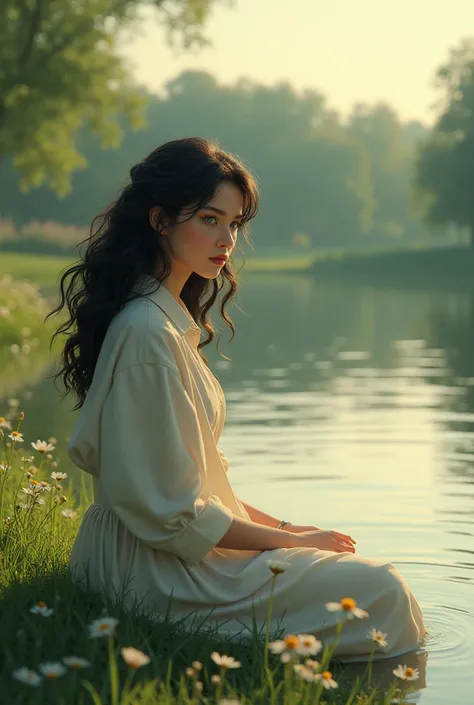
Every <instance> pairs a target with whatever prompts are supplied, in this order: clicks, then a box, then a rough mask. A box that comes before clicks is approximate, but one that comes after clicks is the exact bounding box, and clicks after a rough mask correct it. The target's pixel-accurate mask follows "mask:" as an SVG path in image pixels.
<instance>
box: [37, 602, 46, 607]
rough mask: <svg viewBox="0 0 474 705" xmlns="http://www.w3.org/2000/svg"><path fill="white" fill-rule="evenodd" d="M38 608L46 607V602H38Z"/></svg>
mask: <svg viewBox="0 0 474 705" xmlns="http://www.w3.org/2000/svg"><path fill="white" fill-rule="evenodd" d="M38 607H46V602H38Z"/></svg>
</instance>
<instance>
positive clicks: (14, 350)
mask: <svg viewBox="0 0 474 705" xmlns="http://www.w3.org/2000/svg"><path fill="white" fill-rule="evenodd" d="M10 350H11V351H12V353H13V354H14V355H18V353H19V352H20V346H19V345H17V344H16V343H13V345H10Z"/></svg>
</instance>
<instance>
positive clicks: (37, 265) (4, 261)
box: [0, 252, 73, 286]
mask: <svg viewBox="0 0 474 705" xmlns="http://www.w3.org/2000/svg"><path fill="white" fill-rule="evenodd" d="M72 261H73V260H72V259H70V258H68V257H54V256H53V255H24V254H19V253H16V252H2V253H1V256H0V277H1V276H2V275H3V274H10V275H11V276H12V277H13V279H24V280H29V281H31V282H32V283H33V284H37V285H38V286H43V285H52V284H55V283H56V280H57V278H58V276H59V273H60V272H61V270H63V269H64V268H65V267H67V266H68V265H70V264H71V263H72Z"/></svg>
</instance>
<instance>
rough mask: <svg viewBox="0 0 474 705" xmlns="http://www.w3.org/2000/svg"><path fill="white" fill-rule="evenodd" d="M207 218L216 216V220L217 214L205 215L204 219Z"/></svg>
mask: <svg viewBox="0 0 474 705" xmlns="http://www.w3.org/2000/svg"><path fill="white" fill-rule="evenodd" d="M206 218H214V220H215V219H216V216H215V215H205V216H204V220H206Z"/></svg>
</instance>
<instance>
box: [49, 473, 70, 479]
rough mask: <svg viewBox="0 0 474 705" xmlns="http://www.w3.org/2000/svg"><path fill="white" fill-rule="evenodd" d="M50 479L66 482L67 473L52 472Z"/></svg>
mask: <svg viewBox="0 0 474 705" xmlns="http://www.w3.org/2000/svg"><path fill="white" fill-rule="evenodd" d="M50 477H52V478H53V480H65V479H66V477H67V472H52V473H51V475H50Z"/></svg>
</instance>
